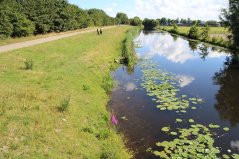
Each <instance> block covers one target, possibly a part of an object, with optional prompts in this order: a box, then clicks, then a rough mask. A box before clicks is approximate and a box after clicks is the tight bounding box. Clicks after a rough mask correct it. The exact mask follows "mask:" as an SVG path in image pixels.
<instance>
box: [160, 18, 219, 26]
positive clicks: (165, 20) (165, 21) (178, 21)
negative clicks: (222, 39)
mask: <svg viewBox="0 0 239 159" xmlns="http://www.w3.org/2000/svg"><path fill="white" fill-rule="evenodd" d="M157 20H158V22H159V24H160V25H162V26H167V25H169V26H170V25H174V24H177V25H180V26H192V25H195V24H197V25H200V26H206V25H208V26H215V27H216V26H219V25H222V24H221V23H220V22H217V21H215V20H209V21H202V20H192V19H190V18H188V19H179V18H177V19H170V18H165V17H163V18H161V19H157Z"/></svg>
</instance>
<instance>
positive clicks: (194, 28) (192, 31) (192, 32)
mask: <svg viewBox="0 0 239 159" xmlns="http://www.w3.org/2000/svg"><path fill="white" fill-rule="evenodd" d="M188 36H189V38H192V39H198V27H197V26H196V25H193V26H192V27H190V29H189V33H188Z"/></svg>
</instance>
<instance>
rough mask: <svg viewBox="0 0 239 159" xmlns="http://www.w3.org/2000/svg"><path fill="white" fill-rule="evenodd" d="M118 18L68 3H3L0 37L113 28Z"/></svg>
mask: <svg viewBox="0 0 239 159" xmlns="http://www.w3.org/2000/svg"><path fill="white" fill-rule="evenodd" d="M114 23H115V19H114V18H112V17H110V16H108V15H107V14H106V13H105V12H104V11H103V10H99V9H89V10H83V9H80V8H79V7H78V6H76V5H72V4H69V3H68V1H67V0H44V1H43V0H24V1H23V0H17V1H16V0H9V1H7V0H2V1H1V2H0V38H6V37H9V36H11V37H22V36H28V35H30V34H33V33H34V34H45V33H49V32H62V31H68V30H75V29H81V28H86V27H88V26H106V25H113V24H114Z"/></svg>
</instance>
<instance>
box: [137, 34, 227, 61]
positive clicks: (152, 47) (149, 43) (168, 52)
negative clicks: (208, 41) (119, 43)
mask: <svg viewBox="0 0 239 159" xmlns="http://www.w3.org/2000/svg"><path fill="white" fill-rule="evenodd" d="M136 41H141V43H142V45H143V46H145V48H146V49H147V50H145V52H144V53H142V54H139V57H141V58H146V59H150V58H153V57H154V56H157V55H158V56H163V57H165V58H167V59H168V60H170V61H172V62H174V63H181V64H183V63H185V62H187V61H188V60H192V59H200V56H199V55H198V54H195V53H193V51H192V50H191V49H190V47H189V45H188V42H187V41H186V40H184V39H182V38H178V39H177V40H176V41H175V40H174V39H173V37H172V36H171V35H169V34H163V33H161V34H159V33H155V34H153V33H152V34H150V35H144V34H142V33H141V34H140V36H139V37H138V38H137V39H136ZM209 50H210V51H209V52H210V53H209V55H208V57H209V58H219V57H222V56H225V54H224V53H219V52H218V51H212V50H211V49H209ZM198 51H199V50H198Z"/></svg>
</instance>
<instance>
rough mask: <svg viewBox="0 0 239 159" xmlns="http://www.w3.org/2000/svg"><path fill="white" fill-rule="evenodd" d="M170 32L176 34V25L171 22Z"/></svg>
mask: <svg viewBox="0 0 239 159" xmlns="http://www.w3.org/2000/svg"><path fill="white" fill-rule="evenodd" d="M170 32H171V33H174V34H178V33H179V31H178V26H177V25H176V24H175V23H174V24H173V29H171V30H170Z"/></svg>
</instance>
